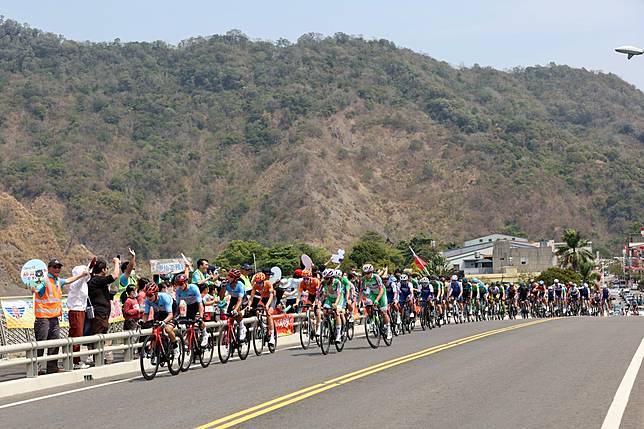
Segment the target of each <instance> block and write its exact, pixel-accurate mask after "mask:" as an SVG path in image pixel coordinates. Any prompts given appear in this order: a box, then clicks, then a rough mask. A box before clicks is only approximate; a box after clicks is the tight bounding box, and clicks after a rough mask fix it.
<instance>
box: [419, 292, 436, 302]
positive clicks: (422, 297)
mask: <svg viewBox="0 0 644 429" xmlns="http://www.w3.org/2000/svg"><path fill="white" fill-rule="evenodd" d="M433 299H434V294H433V293H431V292H426V293H423V292H422V291H421V292H420V300H421V301H423V302H425V301H427V300H429V301H431V300H433Z"/></svg>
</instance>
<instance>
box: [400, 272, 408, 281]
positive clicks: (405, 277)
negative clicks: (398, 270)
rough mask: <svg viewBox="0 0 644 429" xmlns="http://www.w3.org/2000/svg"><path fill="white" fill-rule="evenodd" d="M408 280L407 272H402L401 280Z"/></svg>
mask: <svg viewBox="0 0 644 429" xmlns="http://www.w3.org/2000/svg"><path fill="white" fill-rule="evenodd" d="M407 280H409V276H408V275H407V274H401V275H400V281H401V282H406V281H407Z"/></svg>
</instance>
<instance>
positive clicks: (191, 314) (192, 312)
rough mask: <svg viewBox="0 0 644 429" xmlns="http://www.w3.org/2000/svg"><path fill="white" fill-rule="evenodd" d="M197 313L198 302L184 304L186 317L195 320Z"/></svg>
mask: <svg viewBox="0 0 644 429" xmlns="http://www.w3.org/2000/svg"><path fill="white" fill-rule="evenodd" d="M197 314H199V303H198V302H195V303H194V304H188V305H187V306H186V318H187V319H190V320H195V319H196V318H197Z"/></svg>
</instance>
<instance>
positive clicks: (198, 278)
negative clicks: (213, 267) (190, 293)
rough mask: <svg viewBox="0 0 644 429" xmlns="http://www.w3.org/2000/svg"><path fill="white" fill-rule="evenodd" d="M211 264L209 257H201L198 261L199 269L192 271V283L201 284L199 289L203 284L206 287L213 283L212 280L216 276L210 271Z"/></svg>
mask: <svg viewBox="0 0 644 429" xmlns="http://www.w3.org/2000/svg"><path fill="white" fill-rule="evenodd" d="M209 266H210V263H209V262H208V260H207V259H199V260H198V261H197V269H196V270H195V272H194V273H192V283H193V284H196V285H197V286H199V289H201V286H202V285H205V286H206V287H207V286H211V285H212V281H213V279H214V278H215V276H214V275H213V274H212V273H209V272H208V267H209Z"/></svg>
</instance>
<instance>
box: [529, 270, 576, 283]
mask: <svg viewBox="0 0 644 429" xmlns="http://www.w3.org/2000/svg"><path fill="white" fill-rule="evenodd" d="M555 279H558V280H559V281H560V282H563V283H568V282H573V283H578V284H579V283H581V276H580V275H579V274H577V273H576V272H575V271H573V270H570V269H567V268H559V267H551V268H548V269H547V270H545V271H543V272H542V273H541V274H539V276H538V277H537V278H536V279H535V280H536V281H541V280H543V281H544V282H545V283H546V284H547V285H551V284H553V283H554V282H555Z"/></svg>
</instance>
